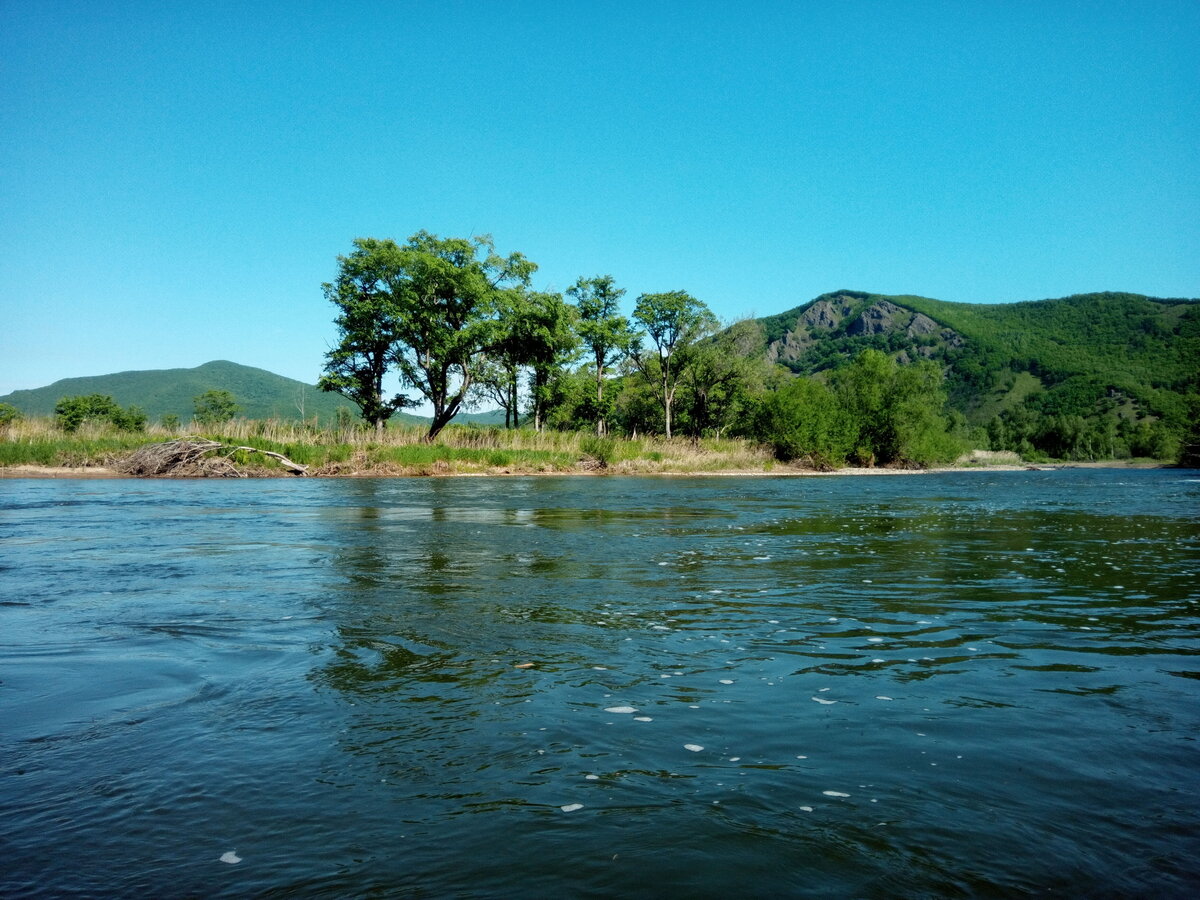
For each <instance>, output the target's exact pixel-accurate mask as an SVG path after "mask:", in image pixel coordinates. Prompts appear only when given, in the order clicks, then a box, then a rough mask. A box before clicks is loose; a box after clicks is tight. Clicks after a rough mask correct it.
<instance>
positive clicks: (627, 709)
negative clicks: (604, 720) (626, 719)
mask: <svg viewBox="0 0 1200 900" xmlns="http://www.w3.org/2000/svg"><path fill="white" fill-rule="evenodd" d="M604 711H605V712H610V713H635V712H637V710H636V709H635V708H634V707H632V706H606V707H605V708H604Z"/></svg>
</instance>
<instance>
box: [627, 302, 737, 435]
mask: <svg viewBox="0 0 1200 900" xmlns="http://www.w3.org/2000/svg"><path fill="white" fill-rule="evenodd" d="M633 318H634V320H635V321H636V322H637V323H638V324H639V325H640V326H641V327H642V329H643V330H644V332H645V334H646V336H648V337H649V338H650V340H651V342H652V343H653V344H654V347H653V348H652V349H651V348H643V347H642V346H641V343H640V341H639V342H638V343H637V344H635V345H634V349H633V351H632V358H633V360H634V362H635V363H636V364H637V367H638V369H639V370H641V372H642V374H643V375H644V376H645V378H646V379H647V380H648V381H651V382H654V383H656V384H657V385H658V400H659V403H660V404H661V405H662V410H663V422H664V431H665V432H666V435H667V437H668V438H669V437H671V411H672V407H673V406H674V405H675V390H676V387H677V386H678V384H679V377H680V375H681V374H682V373H683V372H684V371H686V369H687V367H688V365H689V364H690V363H691V361H692V350H693V348H694V347H695V346H696V344H697V343H698V342H699V341H700V340H701V339H703V338H705V337H707V336H708V335H710V334H712V333H713V332H714V331H715V330H716V328H717V317H716V316H714V315H713V313H712V310H710V309H709V308H708V307H707V306H706V305H705V304H704V303H702V302H701V301H699V300H697V299H696V298H695V297H693V296H692V295H691V294H689V293H687V292H686V291H669V292H667V293H663V294H642V295H641V296H640V297H638V300H637V306H636V307H635V308H634V311H633Z"/></svg>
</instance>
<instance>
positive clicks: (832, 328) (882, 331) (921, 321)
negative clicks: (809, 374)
mask: <svg viewBox="0 0 1200 900" xmlns="http://www.w3.org/2000/svg"><path fill="white" fill-rule="evenodd" d="M784 324H785V327H786V330H785V331H784V332H783V334H782V336H780V337H778V338H776V339H775V340H771V341H769V342H768V345H767V359H768V360H770V361H771V362H776V363H781V364H782V365H785V366H788V367H789V368H792V369H795V370H797V371H800V370H803V369H806V368H809V365H807V363H808V362H809V361H810V360H809V358H810V357H812V356H813V354H814V351H817V350H818V349H819V348H820V347H821V345H822V344H824V343H826V342H828V341H829V340H832V339H839V338H841V339H851V340H852V341H853V339H859V341H858V342H869V341H870V340H871V339H873V338H879V337H887V336H889V335H895V336H897V337H901V338H902V339H903V340H902V343H908V344H909V346H908V347H902V348H901V349H900V350H899V351H896V353H897V358H899V359H900V360H901V362H909V361H911V360H913V359H919V358H922V357H926V358H928V357H930V356H933V355H934V354H935V352H936V349H937V348H939V347H942V346H945V345H949V346H959V345H961V343H962V340H963V338H962V336H961V335H960V334H958V333H957V332H956V331H954V330H953V329H950V328H944V327H942V326H941V325H939V324H938V323H937V322H935V321H934V320H933V319H931V318H930V317H929V316H927V315H925V314H924V313H919V312H916V311H915V310H912V309H908V308H906V307H904V306H901V305H900V304H898V303H894V302H892V301H891V300H886V299H883V298H881V297H869V296H863V295H859V296H854V295H853V294H834V295H826V296H824V297H820V298H818V299H817V300H814V301H813V302H812V303H810V304H809V305H807V306H805V307H802V308H800V309H798V310H797V311H796V313H795V319H794V320H793V321H791V322H785V323H784ZM777 333H778V332H777ZM892 346H893V347H894V346H895V344H894V343H893V344H892Z"/></svg>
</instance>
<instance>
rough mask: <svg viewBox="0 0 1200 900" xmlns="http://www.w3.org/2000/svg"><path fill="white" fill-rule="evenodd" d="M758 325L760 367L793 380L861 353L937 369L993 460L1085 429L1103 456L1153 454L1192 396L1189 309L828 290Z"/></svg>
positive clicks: (1127, 300)
mask: <svg viewBox="0 0 1200 900" xmlns="http://www.w3.org/2000/svg"><path fill="white" fill-rule="evenodd" d="M758 321H759V322H760V323H761V325H762V329H763V335H764V347H763V352H764V353H765V354H766V357H767V358H768V359H769V360H770V361H772V362H775V363H778V364H780V365H783V366H786V367H787V368H789V369H790V370H792V371H793V372H796V373H800V374H816V373H820V372H823V371H826V370H829V369H834V368H837V367H838V366H840V365H843V364H844V363H846V362H848V361H849V360H850V359H852V358H853V357H854V356H856V355H857V354H858V353H860V352H862V351H863V350H865V349H868V348H874V349H878V350H882V351H884V352H886V353H889V354H891V355H893V356H895V357H896V358H897V359H898V360H899V361H901V362H908V361H911V360H914V359H919V358H926V359H931V360H934V361H936V362H938V363H939V364H941V365H942V366H943V368H944V369H945V371H946V375H947V383H948V387H949V389H950V399H951V404H952V405H953V406H954V407H955V408H956V409H958V410H959V411H960V412H962V413H963V414H964V416H965V417H966V419H967V420H968V422H970V423H973V424H976V425H981V426H987V427H988V429H989V434H990V435H991V436H992V437H993V441H992V442H993V444H999V445H1001V446H1000V447H997V448H996V449H1000V448H1001V447H1003V448H1006V449H1007V448H1011V449H1028V448H1029V447H1030V446H1032V447H1033V448H1035V449H1042V450H1044V451H1045V452H1053V451H1054V450H1061V446H1060V445H1061V441H1060V438H1061V435H1062V433H1063V432H1064V431H1076V432H1078V431H1080V430H1081V429H1087V428H1090V429H1092V431H1093V432H1104V433H1105V434H1106V435H1108V436H1107V438H1105V439H1107V440H1108V441H1109V443H1110V445H1112V444H1115V443H1116V442H1117V441H1118V439H1120V440H1124V441H1125V442H1126V443H1127V444H1129V445H1130V446H1134V445H1135V444H1137V442H1138V441H1141V442H1142V443H1143V444H1147V448H1143V449H1147V450H1148V448H1149V444H1151V443H1155V442H1157V443H1156V447H1157V450H1156V451H1155V452H1163V451H1164V449H1165V448H1164V447H1163V446H1162V445H1163V442H1164V441H1167V440H1168V438H1169V437H1170V435H1168V434H1167V432H1170V433H1171V434H1179V433H1181V432H1182V429H1183V428H1184V426H1185V425H1186V417H1187V415H1188V414H1187V403H1188V399H1187V398H1188V397H1189V396H1194V395H1196V394H1198V393H1200V302H1198V301H1196V300H1183V299H1158V298H1153V297H1144V296H1141V295H1138V294H1124V293H1099V294H1080V295H1076V296H1072V297H1064V298H1061V299H1054V300H1039V301H1034V302H1027V303H1007V304H994V305H985V304H971V303H947V302H944V301H941V300H933V299H930V298H928V297H915V296H888V295H882V294H870V293H865V292H862V291H835V292H832V293H829V294H824V295H822V296H820V297H817V298H816V299H814V300H812V301H810V302H809V303H806V304H803V305H802V306H798V307H796V308H794V309H791V310H788V311H787V312H785V313H781V314H779V315H776V316H770V317H767V318H764V319H760V320H758ZM1159 423H1161V427H1160V426H1159ZM1137 429H1141V431H1140V432H1138V434H1140V437H1139V436H1138V434H1135V432H1136V431H1137ZM1155 429H1157V431H1155ZM1151 431H1155V433H1154V434H1153V435H1152V434H1151V433H1150V432H1151ZM1118 432H1119V434H1118ZM1023 442H1024V443H1023ZM1139 446H1140V445H1139ZM1139 446H1135V447H1134V449H1135V450H1136V449H1139Z"/></svg>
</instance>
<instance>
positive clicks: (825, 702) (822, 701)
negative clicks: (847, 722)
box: [813, 697, 837, 706]
mask: <svg viewBox="0 0 1200 900" xmlns="http://www.w3.org/2000/svg"><path fill="white" fill-rule="evenodd" d="M813 699H814V700H816V701H817V702H818V703H820V704H821V705H822V706H833V704H835V703H837V701H836V700H825V699H823V698H821V697H813Z"/></svg>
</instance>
